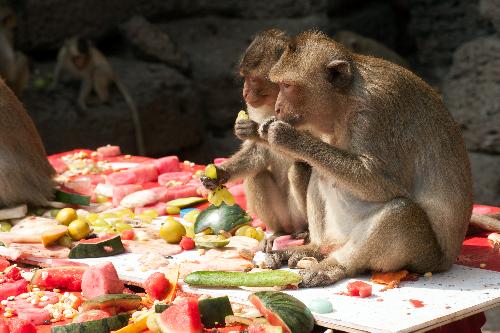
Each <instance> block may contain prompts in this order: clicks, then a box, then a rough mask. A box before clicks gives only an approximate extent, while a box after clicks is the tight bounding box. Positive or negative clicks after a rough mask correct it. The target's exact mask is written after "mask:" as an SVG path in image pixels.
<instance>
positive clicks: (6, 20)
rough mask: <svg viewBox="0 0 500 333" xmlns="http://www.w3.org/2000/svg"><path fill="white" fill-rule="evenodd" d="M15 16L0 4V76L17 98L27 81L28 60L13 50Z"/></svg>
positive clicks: (28, 74)
mask: <svg viewBox="0 0 500 333" xmlns="http://www.w3.org/2000/svg"><path fill="white" fill-rule="evenodd" d="M15 27H16V14H15V13H14V11H13V10H12V8H11V7H9V6H8V5H6V4H4V3H0V76H1V77H2V78H4V80H5V81H6V83H7V85H8V86H9V87H10V88H11V89H12V90H13V91H14V93H15V94H16V95H17V96H21V95H22V92H23V90H24V88H26V86H27V84H28V81H29V76H30V72H29V64H28V58H26V56H25V55H24V54H23V53H22V52H18V51H16V50H15V49H14V31H13V30H14V28H15Z"/></svg>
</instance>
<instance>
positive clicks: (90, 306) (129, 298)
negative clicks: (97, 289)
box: [82, 294, 142, 311]
mask: <svg viewBox="0 0 500 333" xmlns="http://www.w3.org/2000/svg"><path fill="white" fill-rule="evenodd" d="M141 301H142V299H141V297H140V296H138V295H135V294H106V295H101V296H97V297H94V298H92V299H89V300H86V301H85V302H83V304H82V309H83V311H89V310H105V309H109V308H115V309H117V310H118V311H130V310H135V309H138V308H139V307H140V306H141Z"/></svg>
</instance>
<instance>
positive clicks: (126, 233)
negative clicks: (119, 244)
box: [120, 230, 135, 240]
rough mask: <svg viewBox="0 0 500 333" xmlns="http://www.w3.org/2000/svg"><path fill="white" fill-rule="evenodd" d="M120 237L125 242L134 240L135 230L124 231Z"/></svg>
mask: <svg viewBox="0 0 500 333" xmlns="http://www.w3.org/2000/svg"><path fill="white" fill-rule="evenodd" d="M120 237H121V238H122V239H124V240H134V238H135V232H134V230H124V231H122V234H121V235H120Z"/></svg>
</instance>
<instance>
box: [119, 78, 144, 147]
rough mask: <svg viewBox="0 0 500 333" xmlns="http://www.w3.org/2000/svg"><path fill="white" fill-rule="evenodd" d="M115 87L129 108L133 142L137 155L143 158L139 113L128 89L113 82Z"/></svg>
mask: <svg viewBox="0 0 500 333" xmlns="http://www.w3.org/2000/svg"><path fill="white" fill-rule="evenodd" d="M115 83H116V86H117V87H118V90H120V92H121V93H122V95H123V98H124V99H125V102H127V105H128V107H129V108H130V113H131V114H132V121H133V122H134V129H135V142H136V145H137V151H138V152H139V155H141V156H145V155H146V149H145V148H144V136H143V134H142V123H141V118H140V117H139V112H138V111H137V107H136V106H135V102H134V100H133V99H132V97H131V96H130V94H129V92H128V89H127V88H126V87H125V86H124V85H123V84H122V83H121V82H120V81H119V80H115Z"/></svg>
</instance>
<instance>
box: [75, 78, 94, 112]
mask: <svg viewBox="0 0 500 333" xmlns="http://www.w3.org/2000/svg"><path fill="white" fill-rule="evenodd" d="M91 92H92V78H91V77H90V76H86V77H84V78H83V80H82V85H81V87H80V92H79V94H78V107H80V109H82V110H86V109H87V98H88V97H89V95H90V93H91Z"/></svg>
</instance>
